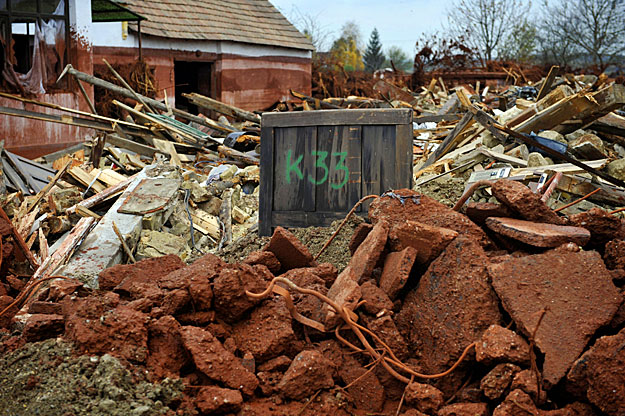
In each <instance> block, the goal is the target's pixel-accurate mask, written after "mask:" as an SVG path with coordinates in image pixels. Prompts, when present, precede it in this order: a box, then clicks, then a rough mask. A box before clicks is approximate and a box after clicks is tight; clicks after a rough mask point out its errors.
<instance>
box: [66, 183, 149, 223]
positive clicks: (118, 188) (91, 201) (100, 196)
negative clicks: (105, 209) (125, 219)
mask: <svg viewBox="0 0 625 416" xmlns="http://www.w3.org/2000/svg"><path fill="white" fill-rule="evenodd" d="M137 175H138V173H137V174H135V175H133V176H131V177H129V178H127V179H126V180H125V181H124V182H120V183H118V184H117V185H115V186H111V187H110V188H106V189H105V190H104V191H102V192H99V193H97V194H95V195H93V196H92V197H90V198H87V199H85V200H83V201H81V202H79V203H78V204H77V205H80V206H82V207H85V208H91V207H93V206H95V205H97V204H99V203H100V202H102V201H105V200H107V199H109V198H111V197H113V196H115V195H117V194H120V193H122V192H123V191H124V190H125V189H126V188H127V187H128V185H130V184H131V183H132V182H133V181H134V180H135V178H136V177H137ZM77 205H74V206H73V207H70V208H68V209H67V211H66V212H67V214H68V215H71V214H74V213H75V212H76V206H77Z"/></svg>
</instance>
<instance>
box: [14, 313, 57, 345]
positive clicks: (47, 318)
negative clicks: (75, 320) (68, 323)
mask: <svg viewBox="0 0 625 416" xmlns="http://www.w3.org/2000/svg"><path fill="white" fill-rule="evenodd" d="M64 329H65V318H64V317H63V316H61V315H45V314H34V315H31V316H29V317H28V319H27V320H26V325H24V330H23V332H22V336H23V337H24V339H26V341H28V342H36V341H42V340H44V339H48V338H54V337H56V336H57V335H60V334H62V333H63V330H64Z"/></svg>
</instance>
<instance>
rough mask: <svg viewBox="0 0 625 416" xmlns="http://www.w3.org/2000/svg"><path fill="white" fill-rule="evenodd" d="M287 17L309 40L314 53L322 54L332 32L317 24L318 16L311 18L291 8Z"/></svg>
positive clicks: (295, 8) (327, 45) (326, 27)
mask: <svg viewBox="0 0 625 416" xmlns="http://www.w3.org/2000/svg"><path fill="white" fill-rule="evenodd" d="M288 15H289V20H290V21H291V23H293V25H295V27H297V28H298V29H299V30H300V31H301V32H302V33H303V34H304V36H306V37H307V38H308V39H309V40H310V42H311V43H312V44H313V46H314V47H315V51H316V52H324V51H326V50H327V49H328V47H329V44H330V42H329V38H330V35H331V33H332V31H331V30H330V29H328V26H327V25H326V26H324V25H322V24H320V23H319V20H320V19H319V16H320V15H319V14H318V15H316V16H312V15H310V14H308V13H303V12H302V11H301V10H300V9H298V8H297V7H296V6H293V7H292V9H291V12H290V13H289V14H288Z"/></svg>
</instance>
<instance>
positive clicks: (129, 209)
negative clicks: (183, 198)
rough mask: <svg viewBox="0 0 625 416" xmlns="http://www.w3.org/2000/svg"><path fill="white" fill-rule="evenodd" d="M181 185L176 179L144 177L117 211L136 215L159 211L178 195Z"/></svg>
mask: <svg viewBox="0 0 625 416" xmlns="http://www.w3.org/2000/svg"><path fill="white" fill-rule="evenodd" d="M179 187H180V181H179V180H176V179H143V180H142V181H141V182H140V183H139V185H138V186H137V187H136V188H135V189H133V191H132V192H131V193H130V194H129V195H128V196H127V197H126V199H125V200H124V202H123V203H122V205H121V206H120V207H119V209H118V210H117V212H119V213H122V214H134V215H145V214H150V213H153V212H158V211H160V210H162V209H164V208H165V207H166V206H167V204H168V203H169V202H170V201H171V200H172V199H173V198H174V197H175V196H176V192H177V191H178V188H179Z"/></svg>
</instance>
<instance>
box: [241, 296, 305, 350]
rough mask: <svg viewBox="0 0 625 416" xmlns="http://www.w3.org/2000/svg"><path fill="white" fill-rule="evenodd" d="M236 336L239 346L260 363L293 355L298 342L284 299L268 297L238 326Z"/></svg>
mask: <svg viewBox="0 0 625 416" xmlns="http://www.w3.org/2000/svg"><path fill="white" fill-rule="evenodd" d="M233 335H234V339H235V341H236V345H237V347H238V349H239V350H241V351H244V352H249V353H251V354H252V355H253V356H254V358H255V360H256V361H257V362H264V361H267V360H269V359H272V358H275V357H277V356H279V355H282V354H290V353H291V351H292V350H293V349H294V348H295V347H296V345H297V340H296V339H295V334H294V333H293V328H292V327H291V315H290V314H289V311H288V309H287V308H286V302H285V301H284V299H268V300H266V301H264V302H263V303H262V304H261V305H259V306H258V307H256V308H254V310H253V311H252V313H251V315H250V317H249V319H246V320H243V321H241V322H239V323H237V324H235V325H234V327H233Z"/></svg>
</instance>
